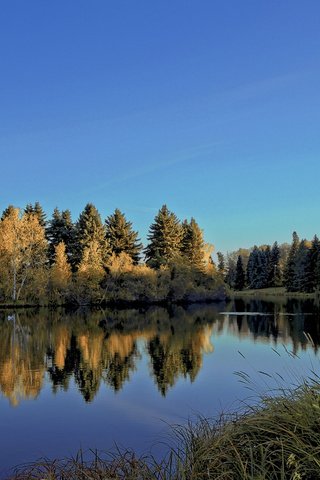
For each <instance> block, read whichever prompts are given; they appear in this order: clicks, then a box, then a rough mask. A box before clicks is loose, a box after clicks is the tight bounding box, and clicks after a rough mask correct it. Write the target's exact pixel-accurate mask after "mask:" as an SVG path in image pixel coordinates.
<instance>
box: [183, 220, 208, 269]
mask: <svg viewBox="0 0 320 480" xmlns="http://www.w3.org/2000/svg"><path fill="white" fill-rule="evenodd" d="M182 232H183V236H182V241H181V253H182V256H183V258H184V259H185V260H186V261H187V263H188V264H189V265H190V266H191V267H193V268H195V269H197V270H200V271H202V270H203V269H204V267H205V261H204V240H203V233H202V231H201V230H200V228H199V225H198V224H197V222H196V221H195V219H194V218H191V220H190V223H188V222H187V220H185V221H184V222H183V224H182Z"/></svg>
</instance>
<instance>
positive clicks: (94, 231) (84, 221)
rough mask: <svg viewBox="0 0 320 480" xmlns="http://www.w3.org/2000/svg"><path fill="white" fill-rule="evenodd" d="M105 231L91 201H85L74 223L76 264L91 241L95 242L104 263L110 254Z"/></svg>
mask: <svg viewBox="0 0 320 480" xmlns="http://www.w3.org/2000/svg"><path fill="white" fill-rule="evenodd" d="M105 233H106V232H105V227H104V226H103V224H102V222H101V217H100V214H99V212H98V210H97V209H96V207H95V206H94V205H93V204H92V203H87V205H86V206H85V208H84V209H83V211H82V212H81V214H80V216H79V220H78V222H77V224H76V238H77V242H76V247H75V264H76V265H77V266H78V265H79V264H80V262H81V261H82V259H83V253H84V250H85V249H86V247H89V246H90V245H91V243H92V242H95V243H96V244H97V246H98V247H97V248H99V251H100V253H101V257H102V261H103V263H104V264H105V263H106V261H107V259H108V257H109V255H110V247H109V245H108V242H107V239H106V235H105ZM90 248H91V247H90Z"/></svg>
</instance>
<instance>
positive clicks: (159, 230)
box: [145, 205, 183, 268]
mask: <svg viewBox="0 0 320 480" xmlns="http://www.w3.org/2000/svg"><path fill="white" fill-rule="evenodd" d="M182 236H183V231H182V227H181V224H180V222H179V220H178V218H177V217H176V215H175V214H174V213H172V212H170V210H169V209H168V207H167V206H166V205H163V206H162V207H161V209H160V210H159V212H158V214H157V215H156V217H155V219H154V223H153V224H152V225H151V226H150V229H149V235H148V241H149V243H148V245H147V247H146V248H145V256H146V263H147V265H148V266H150V267H153V268H159V267H160V266H161V265H164V266H165V265H168V264H169V263H170V262H171V261H172V260H174V259H176V258H177V257H179V256H180V252H181V250H180V249H181V240H182Z"/></svg>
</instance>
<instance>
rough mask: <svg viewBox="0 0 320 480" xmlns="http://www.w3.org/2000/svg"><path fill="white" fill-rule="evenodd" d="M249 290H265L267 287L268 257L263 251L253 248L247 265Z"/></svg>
mask: <svg viewBox="0 0 320 480" xmlns="http://www.w3.org/2000/svg"><path fill="white" fill-rule="evenodd" d="M247 283H248V287H249V288H253V289H256V288H265V287H266V286H267V285H268V256H267V254H266V253H265V251H263V250H260V249H259V248H258V247H257V246H254V248H253V250H252V252H251V253H250V256H249V260H248V265H247Z"/></svg>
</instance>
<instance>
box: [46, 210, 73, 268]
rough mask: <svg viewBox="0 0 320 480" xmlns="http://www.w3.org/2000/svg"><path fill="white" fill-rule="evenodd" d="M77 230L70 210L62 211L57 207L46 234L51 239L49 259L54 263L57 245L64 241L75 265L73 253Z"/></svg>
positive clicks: (68, 255)
mask: <svg viewBox="0 0 320 480" xmlns="http://www.w3.org/2000/svg"><path fill="white" fill-rule="evenodd" d="M75 235H76V231H75V227H74V224H73V223H72V219H71V213H70V211H69V210H64V211H62V212H60V210H59V209H58V208H55V209H54V211H53V214H52V219H51V220H50V221H49V222H48V227H47V229H46V236H47V239H48V241H49V260H50V263H51V264H52V263H53V262H54V258H55V247H56V246H57V245H59V243H61V242H63V243H64V244H65V248H66V254H67V257H68V261H69V262H70V263H71V265H72V266H74V260H73V253H74V250H75V243H76V238H75Z"/></svg>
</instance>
